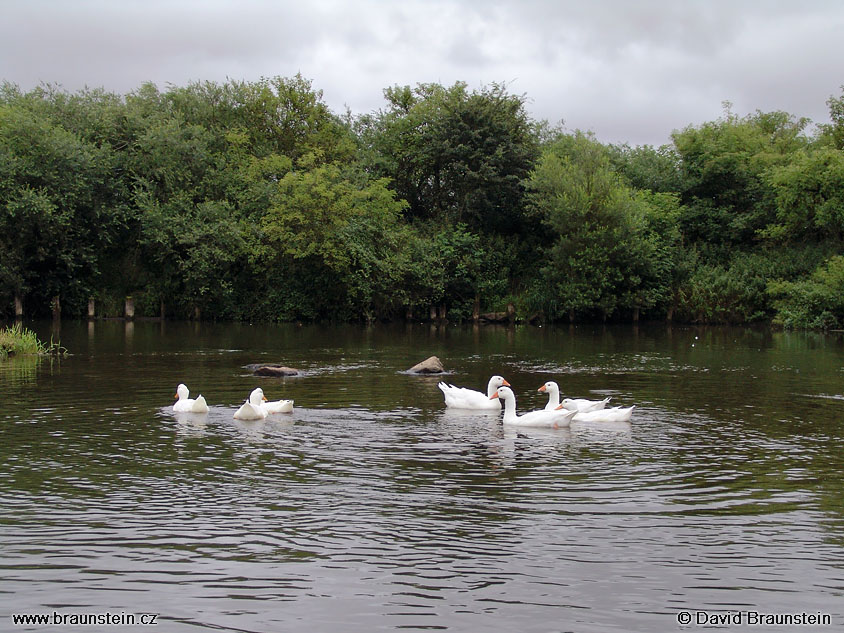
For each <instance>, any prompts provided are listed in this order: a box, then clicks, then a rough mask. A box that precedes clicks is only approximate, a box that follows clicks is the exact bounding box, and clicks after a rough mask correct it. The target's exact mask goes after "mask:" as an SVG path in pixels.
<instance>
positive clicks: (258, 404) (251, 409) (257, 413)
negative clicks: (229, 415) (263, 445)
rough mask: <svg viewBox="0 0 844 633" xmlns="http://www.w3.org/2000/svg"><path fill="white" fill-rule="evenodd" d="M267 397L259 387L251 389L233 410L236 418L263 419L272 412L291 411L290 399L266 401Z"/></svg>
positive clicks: (291, 403) (291, 402)
mask: <svg viewBox="0 0 844 633" xmlns="http://www.w3.org/2000/svg"><path fill="white" fill-rule="evenodd" d="M266 400H267V397H266V396H265V395H264V390H263V389H261V388H260V387H257V388H256V389H253V390H252V393H250V394H249V398H248V399H247V400H246V402H244V403H243V404H242V405H240V408H239V409H238V410H237V411H235V412H234V417H235V419H237V420H263V419H264V418H266V417H267V416H268V415H270V414H272V413H292V412H293V401H292V400H276V401H274V402H266Z"/></svg>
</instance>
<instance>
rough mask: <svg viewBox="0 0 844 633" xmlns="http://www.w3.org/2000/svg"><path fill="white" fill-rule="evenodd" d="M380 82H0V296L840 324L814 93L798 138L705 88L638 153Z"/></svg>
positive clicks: (830, 166) (465, 101)
mask: <svg viewBox="0 0 844 633" xmlns="http://www.w3.org/2000/svg"><path fill="white" fill-rule="evenodd" d="M384 98H385V106H384V108H383V109H380V110H378V111H375V112H372V113H369V114H364V115H360V116H356V117H353V116H351V115H350V114H349V113H346V114H344V115H343V116H342V117H341V116H337V115H336V114H334V113H333V112H331V110H330V108H329V107H328V106H327V105H326V104H325V103H324V101H323V95H322V93H321V91H319V90H316V89H315V88H314V87H313V85H312V83H311V81H309V80H307V79H305V78H303V77H302V76H301V75H296V76H295V77H292V78H283V77H273V78H264V79H261V80H260V81H257V82H239V81H228V82H226V83H223V84H219V83H214V82H195V83H191V84H189V85H187V86H184V87H176V86H170V87H168V88H167V89H166V90H159V89H158V87H156V86H155V85H153V84H143V85H141V86H140V87H139V88H138V89H137V90H135V91H133V92H131V93H129V94H127V95H116V94H111V93H107V92H104V91H102V90H84V91H80V92H77V93H74V94H70V93H66V92H64V91H62V90H61V89H59V88H57V87H54V86H50V85H44V86H40V87H38V88H37V89H35V90H31V91H29V92H23V91H21V90H20V89H19V88H17V87H16V86H14V85H11V84H8V83H7V84H2V85H0V313H2V314H3V315H8V314H9V312H10V311H11V309H12V305H13V301H17V300H20V301H21V302H22V303H23V305H24V306H26V309H27V312H28V313H29V314H31V315H32V316H39V315H44V314H47V313H49V311H50V304H51V301H52V300H53V299H54V298H58V299H59V302H60V304H61V307H62V310H63V312H64V314H65V315H66V316H79V315H82V314H84V311H85V307H86V305H87V301H88V299H89V298H90V297H93V298H95V299H96V304H97V306H98V308H99V309H100V310H105V313H106V314H110V315H113V314H119V312H120V307H121V306H122V305H123V301H124V299H125V298H126V297H127V296H129V295H131V296H133V297H134V298H135V299H136V307H137V308H138V310H139V315H155V316H157V315H158V314H159V313H162V314H166V315H167V316H171V317H179V318H192V317H197V316H200V317H201V318H206V319H249V320H285V321H286V320H294V319H304V320H323V319H325V320H366V321H371V320H375V319H395V318H403V317H406V316H407V315H408V314H411V315H414V316H415V317H423V318H425V317H427V315H428V314H429V313H430V310H431V309H432V308H436V309H438V310H439V309H444V310H446V311H447V313H448V316H449V318H450V319H456V320H462V319H468V318H471V316H472V314H473V313H474V312H475V311H476V310H480V311H481V312H485V311H492V310H499V311H500V310H502V309H503V308H504V307H505V306H506V305H507V304H508V303H513V304H515V305H516V306H517V309H518V316H519V317H520V318H527V317H530V316H532V315H533V314H534V313H537V312H542V313H543V314H544V316H545V318H547V319H552V320H553V319H565V318H569V317H572V316H575V317H577V318H582V319H595V318H597V319H605V318H615V319H630V318H635V315H638V314H641V315H643V316H644V317H645V318H673V319H677V320H683V321H693V322H706V323H714V322H719V323H720V322H725V323H726V322H729V323H734V322H748V321H757V320H768V319H771V318H775V319H776V321H777V322H778V323H782V324H783V325H787V326H789V327H834V326H837V325H838V324H840V323H841V322H842V314H841V310H840V305H839V299H838V297H839V295H840V293H838V289H839V285H838V279H839V269H840V262H839V260H838V259H837V258H839V257H841V256H844V158H842V157H844V141H842V139H844V132H842V130H844V98H842V97H840V96H839V97H830V99H829V101H827V105H828V106H829V110H830V121H831V123H829V124H822V125H820V126H818V128H817V132H816V134H815V136H813V137H810V136H808V135H807V134H806V132H805V130H806V129H807V126H808V123H809V122H808V120H807V119H803V118H798V117H795V116H793V115H791V114H788V113H784V112H760V111H757V112H755V113H753V114H750V115H748V116H744V117H739V116H737V115H735V114H733V112H732V111H731V108H730V106H729V105H728V104H727V106H726V108H725V111H724V115H723V116H722V117H721V118H719V119H718V120H716V121H711V122H705V123H703V124H700V125H697V126H693V125H690V126H688V127H686V128H684V129H682V130H678V131H677V132H675V133H674V135H673V143H672V144H671V145H666V146H663V147H659V148H654V147H650V146H643V147H630V146H627V145H624V144H621V145H604V144H602V143H600V142H598V141H597V140H596V138H595V137H594V136H592V135H590V134H585V133H582V132H577V131H575V132H568V131H566V130H565V129H564V128H563V127H562V125H550V124H548V123H547V122H545V121H533V120H531V119H530V117H529V116H528V115H527V113H526V110H525V104H526V103H527V97H526V96H524V95H513V94H510V93H509V92H508V90H507V87H506V86H505V85H503V84H492V85H490V86H484V87H481V88H479V89H477V90H470V89H469V88H468V87H467V85H466V84H465V83H463V82H457V83H455V84H453V85H451V86H442V85H439V84H418V85H417V86H416V87H413V88H411V87H410V86H393V87H390V88H387V89H386V90H385V91H384ZM836 293H838V294H836ZM440 314H442V313H441V312H440Z"/></svg>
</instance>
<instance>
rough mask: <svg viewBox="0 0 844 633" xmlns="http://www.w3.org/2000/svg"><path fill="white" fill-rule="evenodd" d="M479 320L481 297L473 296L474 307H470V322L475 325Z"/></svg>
mask: <svg viewBox="0 0 844 633" xmlns="http://www.w3.org/2000/svg"><path fill="white" fill-rule="evenodd" d="M480 318H481V296H480V295H475V305H474V306H473V307H472V321H474V322H475V323H477V322H478V321H479V320H480Z"/></svg>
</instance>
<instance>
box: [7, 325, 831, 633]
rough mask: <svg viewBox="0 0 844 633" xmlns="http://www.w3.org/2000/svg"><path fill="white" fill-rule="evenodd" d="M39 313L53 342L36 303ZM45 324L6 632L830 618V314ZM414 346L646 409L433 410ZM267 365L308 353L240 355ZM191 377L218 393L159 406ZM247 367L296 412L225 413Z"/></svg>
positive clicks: (19, 416)
mask: <svg viewBox="0 0 844 633" xmlns="http://www.w3.org/2000/svg"><path fill="white" fill-rule="evenodd" d="M29 325H30V326H31V327H33V329H35V330H36V332H38V334H39V336H40V337H41V338H42V340H44V339H46V340H49V338H50V335H51V324H50V323H35V324H29ZM53 335H54V336H56V335H57V336H59V337H60V340H61V343H62V345H63V346H64V347H66V348H67V349H68V351H69V352H70V354H69V355H68V356H67V357H65V358H62V359H41V360H35V359H31V358H30V359H26V358H18V359H12V360H7V361H0V499H2V507H0V547H2V556H1V557H0V630H11V629H14V630H44V631H48V630H56V628H55V627H51V626H41V625H34V624H33V625H28V626H22V625H18V626H13V620H12V617H13V614H18V615H19V614H55V615H57V616H58V617H66V616H70V615H76V616H79V617H81V615H82V614H118V615H119V614H124V616H126V615H127V614H128V615H140V614H157V623H158V628H157V629H150V628H149V627H139V626H134V627H133V626H125V627H117V628H115V627H108V626H102V627H96V626H94V627H87V626H81V627H75V628H74V629H73V630H120V629H121V628H122V629H123V630H160V631H167V632H168V633H169V632H171V631H175V632H184V631H199V630H206V629H207V630H216V631H238V632H267V631H308V632H313V631H316V632H321V631H343V632H358V631H360V632H363V631H367V632H369V631H379V630H398V629H401V630H411V631H414V630H430V629H434V630H448V631H481V630H483V631H508V632H513V631H525V632H533V631H536V632H546V631H549V632H550V631H577V632H591V631H595V632H612V631H643V632H644V631H649V632H650V631H671V630H691V629H701V628H706V626H708V625H712V624H713V622H716V621H717V620H715V619H713V618H717V617H719V616H720V617H729V618H740V619H742V618H743V619H744V620H743V621H742V622H741V623H742V624H745V625H746V624H748V623H749V622H748V621H747V618H750V617H751V615H750V614H752V613H754V612H757V613H759V614H768V615H775V614H792V615H795V614H796V615H800V614H809V615H814V616H817V617H820V618H821V619H820V622H821V624H820V625H818V626H812V627H810V629H811V630H829V631H832V630H841V628H840V627H842V626H844V482H843V481H842V479H843V478H844V395H842V394H844V385H842V378H844V338H842V335H840V334H829V335H820V334H789V333H771V332H768V331H759V330H750V329H703V328H700V329H697V328H691V327H674V328H671V329H666V327H665V326H654V327H645V326H642V327H639V328H634V327H632V326H630V325H627V326H613V327H599V326H595V327H592V326H577V327H574V328H569V327H562V328H556V329H555V328H533V327H518V328H515V329H507V328H499V327H489V328H486V327H481V328H472V327H471V326H467V327H463V326H448V327H443V328H437V327H430V326H428V325H412V326H404V325H401V326H376V327H373V328H363V327H318V326H297V325H254V326H251V325H232V324H193V323H169V322H167V323H157V322H137V323H123V322H121V321H114V322H103V321H98V322H94V323H90V324H89V323H81V322H65V323H62V324H61V327H60V331H54V332H53ZM431 355H436V356H438V357H439V358H440V359H441V360H442V361H443V363H444V364H445V366H446V368H447V370H448V371H449V374H448V376H447V377H446V379H447V380H448V381H449V382H452V383H455V384H458V385H463V386H469V387H472V388H480V389H484V387H485V385H486V382H487V380H488V378H489V376H490V375H492V374H494V373H496V374H501V375H503V376H504V377H505V378H506V379H507V380H508V381H509V382H510V383H511V384H512V385H513V389H514V391H515V393H516V395H517V398H518V408H519V410H520V411H526V410H531V409H536V408H541V407H542V406H543V405H544V397H543V395H542V394H540V393H537V391H536V390H537V388H538V387H539V386H540V385H541V384H542V383H544V382H545V381H547V380H556V381H557V382H558V383H559V384H560V387H561V391H562V392H563V394H564V395H566V396H572V397H590V398H603V397H605V396H612V403H613V404H616V405H622V406H629V405H632V404H635V405H636V409H635V412H634V415H633V419H632V422H631V423H629V424H604V425H602V424H599V423H593V424H584V423H574V424H573V425H572V427H571V428H570V429H560V430H528V429H520V430H519V431H518V432H516V431H514V430H512V429H511V428H509V427H502V425H501V423H500V420H499V416H498V415H496V414H487V413H463V414H458V413H455V412H449V411H446V410H445V408H444V405H443V401H442V396H441V394H440V392H439V390H438V388H437V381H438V378H431V377H420V376H412V375H408V374H407V373H405V372H404V370H406V369H407V368H409V367H410V366H412V365H413V364H415V363H416V362H418V361H420V360H422V359H424V358H427V357H428V356H431ZM276 362H277V363H282V364H284V365H289V366H293V367H296V368H299V369H301V370H302V371H303V375H302V376H299V377H293V378H284V379H281V378H256V377H254V376H253V375H251V373H250V371H249V370H248V369H246V368H245V366H246V365H249V364H251V363H276ZM180 382H184V383H186V384H187V385H188V387H190V389H191V390H192V395H194V396H195V395H197V394H199V393H202V394H203V395H204V396H205V397H206V399H207V401H208V403H209V405H210V406H211V410H210V412H209V413H208V414H206V415H200V416H196V415H182V416H177V415H175V414H174V413H173V412H172V406H171V405H172V402H173V394H174V393H175V389H176V386H177V384H178V383H180ZM258 385H260V386H262V387H263V389H264V392H265V393H266V394H267V397H268V398H270V399H271V400H275V399H279V398H292V399H294V400H295V405H296V408H295V410H294V412H293V413H292V414H289V415H283V414H282V415H276V416H272V417H271V418H269V419H267V420H265V421H260V422H239V421H237V420H234V419H233V417H232V415H233V413H234V411H235V409H236V407H237V406H238V405H239V404H240V403H241V402H242V401H243V400H244V399H245V398H246V397H247V395H248V393H249V391H251V389H252V388H254V387H255V386H258ZM684 618H685V619H691V623H690V625H689V626H688V627H683V626H681V625H680V624H679V623H678V622H685V620H684ZM79 621H82V620H79ZM734 621H735V620H734ZM827 621H828V623H827ZM65 622H66V623H67V622H68V620H65ZM124 622H125V621H124ZM723 628H726V629H731V628H735V629H736V630H738V629H739V627H738V626H737V625H733V624H727V625H725V626H723ZM760 628H767V627H755V630H758V629H760ZM770 630H778V631H782V630H793V629H790V628H785V629H783V627H770ZM801 630H804V629H801Z"/></svg>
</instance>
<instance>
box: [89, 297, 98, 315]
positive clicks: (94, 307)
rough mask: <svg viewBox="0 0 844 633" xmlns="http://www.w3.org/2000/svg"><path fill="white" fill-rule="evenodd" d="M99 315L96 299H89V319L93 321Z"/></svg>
mask: <svg viewBox="0 0 844 633" xmlns="http://www.w3.org/2000/svg"><path fill="white" fill-rule="evenodd" d="M96 314H97V304H96V302H95V301H94V297H91V298H89V299H88V319H93V318H94V317H95V316H96Z"/></svg>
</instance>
